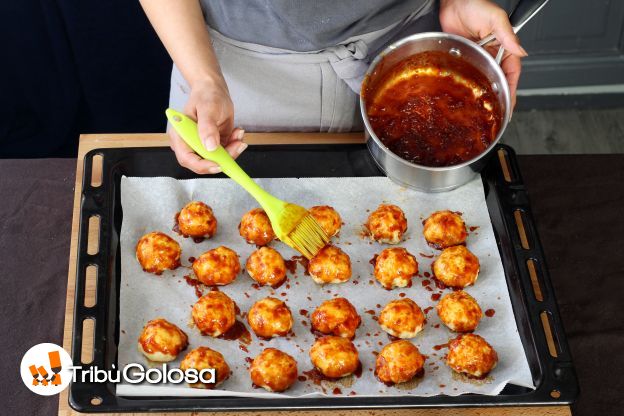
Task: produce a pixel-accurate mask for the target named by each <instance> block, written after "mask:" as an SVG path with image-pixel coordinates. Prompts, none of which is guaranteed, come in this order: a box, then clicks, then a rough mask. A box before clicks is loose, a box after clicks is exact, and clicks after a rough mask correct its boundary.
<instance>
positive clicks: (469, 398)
mask: <svg viewBox="0 0 624 416" xmlns="http://www.w3.org/2000/svg"><path fill="white" fill-rule="evenodd" d="M354 145H359V146H361V147H362V148H365V147H364V146H365V145H364V144H363V143H353V144H309V145H291V144H283V145H281V144H280V145H263V146H267V147H270V148H272V149H273V150H276V149H277V148H278V147H288V148H289V150H290V149H292V148H293V146H297V147H296V149H297V150H304V149H305V148H307V147H312V148H324V147H330V148H336V147H349V148H351V147H353V146H354ZM260 147H262V146H253V148H255V149H256V150H260ZM497 148H498V149H504V150H505V151H506V152H507V154H508V159H509V162H513V163H511V165H512V168H513V170H514V173H515V178H516V179H515V180H514V181H512V182H511V183H509V184H508V187H509V188H511V189H512V190H513V191H514V192H515V193H518V194H524V196H523V198H521V199H522V201H524V203H525V205H526V206H523V205H522V204H520V205H519V206H523V207H524V208H525V209H526V211H525V213H526V218H527V220H528V222H529V223H530V228H531V227H532V228H531V229H532V230H533V231H535V230H534V226H533V221H532V217H531V215H530V206H529V204H528V196H527V195H526V190H525V189H524V187H523V185H522V181H521V177H520V174H519V171H518V169H517V164H516V163H515V153H514V152H513V150H512V149H511V148H509V147H508V146H505V145H499V146H497ZM139 149H140V151H141V152H145V151H162V148H103V149H100V148H98V149H93V150H91V151H89V152H87V153H86V154H85V156H84V162H83V163H84V166H83V167H84V170H83V175H82V191H81V202H82V203H81V209H80V214H81V215H80V230H79V236H80V237H82V238H79V243H78V250H81V249H84V248H85V247H83V246H84V244H85V240H86V238H84V237H85V236H84V235H82V233H83V231H84V228H85V227H84V224H83V220H84V218H83V217H84V215H83V214H84V213H85V201H86V200H88V199H89V195H90V196H91V197H93V196H94V195H95V196H96V197H100V198H101V197H102V196H103V195H102V193H103V189H104V188H98V189H96V190H94V188H92V187H91V186H90V183H87V182H88V181H87V178H88V179H90V177H88V175H87V174H86V172H90V171H91V162H92V157H93V156H94V155H96V154H105V153H108V154H111V153H112V154H114V153H117V152H127V151H136V150H139ZM106 160H107V158H105V166H106ZM491 163H492V162H490V164H491ZM104 179H106V172H104ZM77 181H78V178H77ZM77 191H78V190H77ZM94 192H95V193H94ZM104 193H105V192H104ZM103 226H104V224H103V225H102V228H103ZM101 235H102V234H101ZM533 236H534V237H535V238H536V242H537V244H536V245H535V250H533V251H534V252H536V253H533V254H534V255H535V256H536V257H539V258H540V260H541V261H542V263H543V264H544V272H545V275H543V276H542V280H543V281H544V283H545V284H546V285H547V286H548V288H549V291H550V294H551V296H550V298H551V299H550V300H551V302H554V294H552V287H551V285H550V280H549V278H548V276H547V269H546V267H545V262H544V261H543V253H542V251H541V245H540V244H539V238H538V236H537V232H536V231H535V232H534V234H533ZM497 240H498V237H497ZM101 243H102V241H100V247H102V244H101ZM78 260H79V261H77V262H76V269H77V270H76V272H77V278H76V286H77V287H76V289H77V290H76V292H75V293H76V296H75V299H74V300H75V305H74V321H76V318H77V316H78V314H79V312H83V313H85V310H84V309H88V308H84V307H82V306H81V305H80V303H79V301H80V296H79V294H80V291H79V290H78V289H79V287H78V286H79V279H78V275H79V273H80V265H81V263H83V262H81V261H80V254H79V253H78ZM87 260H88V261H91V262H93V261H95V260H94V259H93V258H88V259H87ZM506 275H507V269H506ZM100 280H102V279H98V285H99V281H100ZM549 306H552V305H549ZM81 309H82V310H81ZM514 309H515V306H514ZM549 310H550V312H551V313H552V314H553V316H555V317H556V318H558V310H557V308H556V302H554V308H551V307H549ZM90 312H91V311H86V313H87V315H89V313H90ZM83 317H84V316H83ZM74 323H75V322H74ZM555 324H560V320H556V322H555ZM100 327H101V325H100ZM77 329H78V328H77V327H76V326H75V325H74V326H73V333H72V339H73V342H72V346H73V347H72V353H73V356H74V357H77V356H79V351H77V350H79V346H80V345H81V343H80V342H77V341H81V339H80V336H81V334H77ZM78 332H81V331H78ZM559 333H560V334H561V335H560V339H559V340H558V341H559V342H560V344H561V345H563V346H564V347H565V349H564V350H565V351H569V350H568V349H567V343H566V342H565V334H564V333H563V331H562V330H559ZM96 334H97V329H96ZM77 335H78V336H77ZM77 347H78V348H77ZM76 353H78V354H76ZM567 361H568V362H569V364H570V366H569V368H570V370H571V371H572V373H573V367H572V363H571V360H567ZM573 382H574V383H573V384H574V387H575V388H574V389H573V390H574V391H572V392H571V394H570V397H568V395H566V397H562V398H560V399H559V400H549V401H547V402H546V401H539V400H530V399H528V398H527V399H528V400H522V401H520V402H515V403H507V402H503V401H500V400H498V398H500V397H501V396H485V395H463V396H455V397H451V396H433V397H416V398H417V399H418V401H419V402H423V401H428V399H436V398H440V397H444V398H446V399H457V398H461V399H465V400H450V401H448V400H447V402H445V403H443V404H442V405H443V406H445V407H465V406H509V405H528V406H538V405H562V404H569V403H571V402H572V401H573V400H574V398H575V397H576V395H577V393H578V382H577V381H576V377H575V376H574V377H573ZM538 389H539V388H538ZM536 391H537V390H535V391H532V392H529V393H527V394H526V395H514V397H523V396H531V395H533V394H534V393H535V392H536ZM69 396H70V405H72V407H73V408H74V409H75V410H79V411H92V412H102V411H110V410H111V409H110V408H105V407H102V406H99V407H94V406H92V408H88V409H87V408H85V407H83V406H81V405H80V404H79V403H76V402H75V401H74V400H72V394H70V395H69ZM474 397H477V398H489V399H491V402H489V403H483V402H480V401H478V400H474V399H473V398H474ZM401 398H402V397H401ZM408 398H412V397H408ZM151 399H153V398H151ZM226 399H227V398H226ZM237 399H239V398H237ZM354 399H355V400H358V401H359V402H361V404H358V405H355V406H354V405H353V404H352V401H353V400H354ZM365 399H372V401H378V400H379V398H364V397H361V398H357V397H356V398H321V400H323V401H324V402H332V403H331V404H330V407H331V408H334V409H337V408H341V409H347V408H387V407H392V408H403V407H439V406H441V404H440V403H436V402H437V400H432V401H431V403H424V402H423V403H418V404H404V403H403V404H397V403H379V404H374V403H368V400H365ZM387 399H389V401H392V402H396V401H397V400H396V399H397V397H388V398H387ZM124 400H129V401H132V402H136V400H140V399H134V398H133V399H128V398H124ZM206 400H209V401H210V402H211V403H213V404H217V403H216V402H217V400H215V398H198V399H191V398H185V401H187V402H188V401H206ZM256 400H259V401H264V402H266V401H267V400H269V401H271V402H272V401H273V400H272V399H256ZM277 400H280V401H281V400H282V399H277ZM284 400H285V399H284ZM288 400H290V401H297V402H298V403H299V404H297V405H293V406H270V405H266V403H263V404H262V405H258V406H242V407H237V406H231V405H228V404H227V403H224V404H223V407H214V406H210V407H206V406H200V405H199V404H197V403H196V404H192V405H190V406H184V407H181V408H178V409H176V410H199V409H204V410H211V411H217V410H271V409H272V410H290V409H305V410H311V409H327V408H328V407H327V406H314V405H310V404H308V403H306V402H307V400H313V401H317V400H319V398H313V399H288ZM173 401H174V402H179V398H176V399H173ZM345 401H348V404H342V403H341V402H345ZM382 401H383V400H382ZM160 403H162V404H163V405H164V404H166V403H167V402H166V400H165V399H161V400H160ZM118 410H122V411H123V410H124V409H121V408H120V409H118ZM137 410H138V411H162V410H172V409H170V408H168V407H151V408H143V407H135V406H131V408H128V409H127V410H126V411H137Z"/></svg>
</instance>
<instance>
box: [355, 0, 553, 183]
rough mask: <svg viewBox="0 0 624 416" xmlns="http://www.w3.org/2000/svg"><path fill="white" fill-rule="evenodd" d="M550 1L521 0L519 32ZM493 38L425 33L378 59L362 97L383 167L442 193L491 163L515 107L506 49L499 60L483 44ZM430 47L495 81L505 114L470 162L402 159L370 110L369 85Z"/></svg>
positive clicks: (514, 20) (373, 148) (516, 20)
mask: <svg viewBox="0 0 624 416" xmlns="http://www.w3.org/2000/svg"><path fill="white" fill-rule="evenodd" d="M547 2H548V0H521V1H519V2H518V4H517V5H516V8H515V9H514V11H513V12H512V14H511V15H510V17H509V18H510V21H511V24H512V26H513V28H514V31H516V32H517V31H518V30H520V28H522V26H524V24H525V23H526V22H527V21H528V20H530V19H531V18H532V17H533V16H535V15H536V14H537V12H538V11H539V10H541V8H542V7H543V6H544V5H545V4H546V3H547ZM492 39H493V36H490V37H487V38H485V39H483V40H482V41H481V42H478V43H476V42H473V41H471V40H469V39H466V38H464V37H462V36H457V35H452V34H449V33H442V32H428V33H419V34H415V35H411V36H408V37H406V38H403V39H401V40H399V41H397V42H395V43H393V44H391V45H390V46H388V47H387V48H386V49H385V50H384V51H382V52H381V53H380V54H379V55H378V56H377V57H376V58H375V59H374V60H373V61H372V63H371V65H370V67H369V69H368V71H367V73H366V77H365V81H364V85H363V89H362V92H363V93H362V94H361V95H360V109H361V112H362V117H363V119H364V125H365V136H366V144H367V146H368V149H369V151H370V153H371V155H372V156H373V158H374V160H375V161H376V162H377V164H378V165H379V167H380V168H381V169H382V170H383V171H384V172H385V173H386V175H387V176H388V177H389V178H390V179H392V180H393V181H395V182H398V183H400V184H402V185H404V186H407V187H410V188H414V189H418V190H422V191H426V192H442V191H448V190H451V189H454V188H457V187H458V186H461V185H463V184H465V183H467V182H469V181H470V180H472V179H473V178H474V177H475V175H476V174H477V173H478V172H480V171H481V170H482V169H483V168H484V167H485V165H486V163H487V161H488V158H489V156H491V153H492V150H493V148H494V147H495V146H496V144H497V143H498V142H499V140H500V138H501V136H502V135H503V132H504V131H505V128H506V126H507V123H508V121H509V119H510V116H511V111H512V109H511V97H510V92H509V86H508V84H507V80H506V78H505V74H504V73H503V71H502V69H501V68H500V65H499V64H500V58H501V57H502V48H501V50H500V51H499V53H498V56H497V57H496V59H495V58H493V57H492V56H491V55H490V54H489V53H488V52H487V51H486V50H485V49H484V48H483V47H482V45H484V44H486V43H488V42H489V41H490V40H492ZM428 51H442V52H446V53H448V54H451V55H453V56H455V57H461V58H463V59H464V60H466V61H467V62H469V63H470V64H472V65H473V66H475V67H476V68H477V69H478V70H479V71H480V72H481V73H482V74H483V75H484V76H485V77H486V78H487V80H488V82H489V83H490V87H491V89H492V91H493V92H494V93H495V95H496V98H497V99H498V104H499V108H500V110H501V114H502V119H501V122H500V128H499V129H498V133H497V134H496V137H495V139H494V140H493V141H492V142H491V143H490V145H489V146H488V147H487V149H485V151H483V152H482V153H481V154H479V155H477V156H475V157H474V158H472V159H470V160H467V161H465V162H463V163H459V164H456V165H452V166H444V167H431V166H424V165H419V164H416V163H411V162H408V161H406V160H404V159H402V158H401V157H399V156H398V155H396V154H395V153H393V152H392V151H391V150H390V149H388V148H387V147H386V146H385V145H384V144H383V143H382V141H381V140H380V139H379V137H377V135H376V134H375V132H374V131H373V129H372V127H371V123H370V120H369V118H368V114H367V106H366V98H367V94H365V93H364V88H366V85H367V84H368V85H371V83H374V82H375V80H380V79H382V78H383V77H384V75H386V74H387V73H388V71H389V70H391V69H392V68H393V67H395V65H396V64H398V63H400V62H401V61H402V60H405V59H406V58H408V57H410V56H413V55H415V54H418V53H422V52H428ZM497 61H498V62H497Z"/></svg>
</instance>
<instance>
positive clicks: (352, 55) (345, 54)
mask: <svg viewBox="0 0 624 416" xmlns="http://www.w3.org/2000/svg"><path fill="white" fill-rule="evenodd" d="M328 51H329V52H332V53H333V54H335V57H336V59H330V60H329V63H330V65H331V67H332V68H333V70H334V71H335V72H336V75H337V76H338V78H340V79H342V80H343V81H344V82H345V83H346V84H347V85H348V86H349V88H351V89H352V90H353V91H354V92H356V93H359V92H360V86H361V85H362V80H363V79H364V74H365V73H366V70H367V69H368V62H367V61H366V60H365V59H366V57H367V56H368V45H367V44H366V42H364V41H363V40H361V39H358V40H356V41H355V42H351V43H348V44H346V45H338V46H335V47H333V48H329V49H328Z"/></svg>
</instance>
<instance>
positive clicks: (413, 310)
mask: <svg viewBox="0 0 624 416" xmlns="http://www.w3.org/2000/svg"><path fill="white" fill-rule="evenodd" d="M377 322H379V326H380V327H381V329H383V330H384V331H386V332H387V333H389V334H390V335H392V336H394V337H397V338H413V337H415V336H416V334H418V333H419V332H420V331H422V329H423V326H424V325H425V314H424V313H423V311H422V310H421V309H420V306H418V305H417V304H416V302H414V301H413V300H411V299H407V298H404V299H397V300H393V301H392V302H390V303H388V304H387V305H386V306H384V308H383V309H382V310H381V313H380V314H379V319H378V321H377Z"/></svg>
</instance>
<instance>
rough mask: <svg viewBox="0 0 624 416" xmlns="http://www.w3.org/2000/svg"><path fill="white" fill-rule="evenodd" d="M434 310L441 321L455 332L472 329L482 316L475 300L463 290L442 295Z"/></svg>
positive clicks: (475, 327)
mask: <svg viewBox="0 0 624 416" xmlns="http://www.w3.org/2000/svg"><path fill="white" fill-rule="evenodd" d="M436 310H437V311H438V316H439V317H440V320H441V321H442V323H444V325H446V326H447V327H449V329H450V330H452V331H455V332H470V331H474V330H475V329H477V326H478V325H479V321H480V320H481V316H482V313H481V308H480V307H479V304H478V303H477V301H476V300H475V299H474V298H473V297H472V296H470V295H469V294H468V293H466V292H464V291H463V290H458V291H457V292H451V293H447V294H446V295H444V296H443V297H442V299H440V302H438V304H437V305H436Z"/></svg>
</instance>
